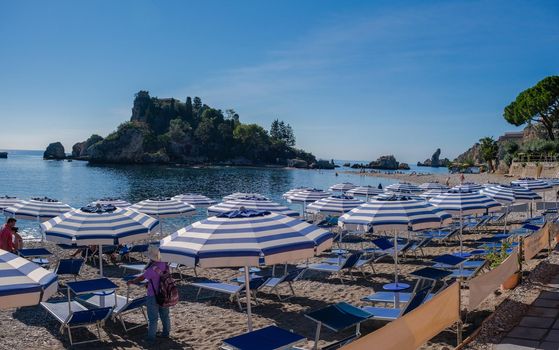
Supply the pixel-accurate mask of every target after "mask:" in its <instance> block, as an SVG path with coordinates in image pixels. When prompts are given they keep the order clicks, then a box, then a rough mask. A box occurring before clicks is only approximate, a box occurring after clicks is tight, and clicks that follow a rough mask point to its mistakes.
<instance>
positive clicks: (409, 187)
mask: <svg viewBox="0 0 559 350" xmlns="http://www.w3.org/2000/svg"><path fill="white" fill-rule="evenodd" d="M386 191H387V192H393V193H401V194H410V193H421V192H423V190H422V189H421V188H419V187H417V186H416V185H414V184H411V183H409V182H398V183H395V184H392V185H388V186H386Z"/></svg>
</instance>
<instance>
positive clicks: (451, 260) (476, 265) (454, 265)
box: [431, 254, 486, 279]
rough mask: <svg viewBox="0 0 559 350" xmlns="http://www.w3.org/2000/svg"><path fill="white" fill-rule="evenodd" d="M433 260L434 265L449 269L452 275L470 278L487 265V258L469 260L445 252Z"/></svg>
mask: <svg viewBox="0 0 559 350" xmlns="http://www.w3.org/2000/svg"><path fill="white" fill-rule="evenodd" d="M431 261H433V262H435V265H433V267H435V268H440V269H445V270H449V271H451V272H452V275H451V276H450V277H455V278H459V277H461V278H465V279H470V278H472V277H474V276H475V275H476V273H477V272H478V271H479V270H480V269H481V268H482V267H483V266H485V263H486V261H485V260H467V259H465V258H462V257H458V256H455V255H450V254H444V255H441V256H438V257H436V258H434V259H432V260H431Z"/></svg>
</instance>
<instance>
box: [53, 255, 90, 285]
mask: <svg viewBox="0 0 559 350" xmlns="http://www.w3.org/2000/svg"><path fill="white" fill-rule="evenodd" d="M83 262H84V260H83V259H60V260H59V261H58V265H57V266H56V269H55V270H54V271H53V272H54V273H56V274H57V275H58V276H59V277H62V276H67V275H69V276H72V277H74V281H75V280H77V279H78V276H79V275H80V270H81V268H82V266H83Z"/></svg>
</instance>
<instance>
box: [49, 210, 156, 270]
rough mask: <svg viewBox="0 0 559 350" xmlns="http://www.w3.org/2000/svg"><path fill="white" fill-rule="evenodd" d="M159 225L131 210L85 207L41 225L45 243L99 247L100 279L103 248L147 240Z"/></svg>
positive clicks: (152, 219)
mask: <svg viewBox="0 0 559 350" xmlns="http://www.w3.org/2000/svg"><path fill="white" fill-rule="evenodd" d="M158 223H159V221H158V220H157V219H155V218H153V217H151V216H149V215H146V214H143V213H140V212H138V211H135V210H131V209H123V208H116V207H114V206H111V205H108V206H101V205H97V206H89V207H84V208H81V209H77V210H73V211H71V212H68V213H65V214H63V215H61V216H57V217H55V218H53V219H51V220H49V221H47V222H44V223H42V224H41V228H42V229H43V232H44V233H45V236H46V239H47V241H51V242H55V243H63V244H74V245H99V252H100V254H99V273H100V275H101V276H103V260H102V248H103V247H102V246H103V245H118V244H125V243H131V242H137V241H140V240H144V239H148V238H149V234H150V232H151V231H152V230H153V229H154V228H155V227H156V226H157V225H158Z"/></svg>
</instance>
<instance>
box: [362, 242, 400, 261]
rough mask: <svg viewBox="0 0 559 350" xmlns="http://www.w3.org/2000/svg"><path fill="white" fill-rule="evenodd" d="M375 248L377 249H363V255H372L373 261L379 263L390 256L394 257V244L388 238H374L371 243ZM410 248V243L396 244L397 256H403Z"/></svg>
mask: <svg viewBox="0 0 559 350" xmlns="http://www.w3.org/2000/svg"><path fill="white" fill-rule="evenodd" d="M371 242H372V243H373V244H374V245H375V246H377V247H378V249H375V248H373V249H371V248H369V249H364V251H365V253H367V254H373V256H374V261H375V262H376V261H379V260H381V259H382V258H385V257H388V256H391V257H393V256H394V243H393V242H392V241H390V240H389V239H388V238H386V237H380V238H376V239H373V240H372V241H371ZM410 247H411V242H409V241H408V242H406V243H400V242H398V244H397V245H396V249H397V251H398V254H401V255H405V254H406V252H407V251H408V250H409V248H410Z"/></svg>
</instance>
